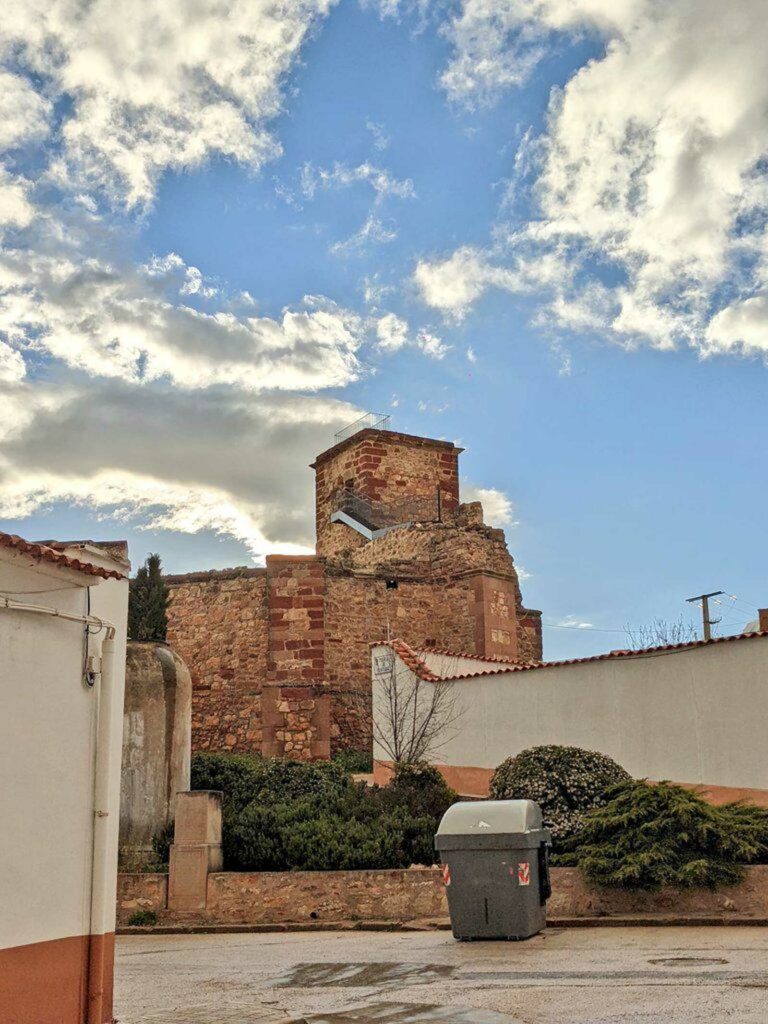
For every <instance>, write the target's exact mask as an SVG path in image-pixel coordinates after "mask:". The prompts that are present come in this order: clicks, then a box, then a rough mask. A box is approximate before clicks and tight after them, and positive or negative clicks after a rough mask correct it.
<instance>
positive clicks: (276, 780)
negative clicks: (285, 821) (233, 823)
mask: <svg viewBox="0 0 768 1024" xmlns="http://www.w3.org/2000/svg"><path fill="white" fill-rule="evenodd" d="M352 785H353V783H352V780H351V779H350V778H349V776H348V775H347V774H346V772H345V771H344V770H343V768H341V767H340V766H339V765H337V764H333V763H332V762H329V761H285V760H282V759H281V758H277V757H259V756H258V755H256V754H205V753H198V754H195V755H194V756H193V758H192V781H191V788H192V789H215V790H221V791H222V793H223V794H224V799H223V811H224V816H225V817H227V815H229V814H232V813H234V814H239V813H240V812H241V811H242V810H243V809H244V808H245V807H247V806H248V804H250V803H251V802H252V801H254V800H258V801H260V802H261V803H267V804H271V803H282V802H285V801H290V800H300V799H301V798H302V797H316V798H319V797H324V796H327V795H330V794H340V793H343V792H344V791H345V790H346V789H348V788H349V787H350V786H352Z"/></svg>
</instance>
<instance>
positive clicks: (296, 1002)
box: [115, 927, 768, 1024]
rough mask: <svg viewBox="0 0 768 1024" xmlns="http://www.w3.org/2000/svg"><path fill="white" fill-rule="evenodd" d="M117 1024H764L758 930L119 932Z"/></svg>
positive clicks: (766, 1006) (767, 941)
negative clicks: (493, 935) (529, 934)
mask: <svg viewBox="0 0 768 1024" xmlns="http://www.w3.org/2000/svg"><path fill="white" fill-rule="evenodd" d="M115 1013H116V1017H117V1019H118V1021H119V1022H120V1024H266V1022H268V1021H269V1022H272V1021H283V1020H286V1019H288V1020H298V1021H301V1020H306V1021H307V1022H309V1024H351V1022H356V1024H369V1022H374V1021H375V1022H378V1024H422V1022H431V1024H662V1022H663V1024H695V1022H699V1021H701V1022H704V1021H706V1022H707V1024H720V1022H721V1021H722V1022H733V1024H766V1021H768V928H701V927H699V928H596V929H564V930H559V929H550V930H548V931H547V932H546V933H545V934H544V935H541V936H537V937H536V938H534V939H530V940H529V941H527V942H520V943H504V942H483V943H457V942H454V940H453V939H452V938H451V936H450V933H447V932H417V933H405V934H403V933H400V934H398V933H390V932H352V933H345V932H312V933H301V932H299V933H291V934H279V933H272V934H262V935H165V936H161V935H158V936H125V937H122V938H118V945H117V972H116V1008H115Z"/></svg>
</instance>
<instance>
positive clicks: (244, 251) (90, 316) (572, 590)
mask: <svg viewBox="0 0 768 1024" xmlns="http://www.w3.org/2000/svg"><path fill="white" fill-rule="evenodd" d="M766 32H767V30H766V27H765V17H764V6H763V4H762V3H761V2H760V0H733V2H732V3H730V4H728V5H727V8H726V7H725V6H724V5H723V4H722V3H721V2H720V0H664V2H662V0H611V3H610V4H608V3H606V2H605V0H453V2H450V3H448V2H443V0H413V2H408V0H338V2H332V0H283V2H282V3H281V4H280V5H271V4H268V3H266V2H264V0H194V2H190V0H164V2H163V3H162V4H159V3H157V0H152V2H151V0H124V2H122V3H120V4H116V3H114V2H113V0H6V6H5V7H4V17H3V21H2V24H0V529H3V530H6V531H11V532H18V533H20V534H21V535H22V536H24V537H27V538H30V539H42V538H63V539H66V538H73V537H77V538H83V537H92V538H95V539H99V538H101V539H109V538H116V537H120V538H127V539H128V541H129V544H130V551H131V557H132V559H133V561H134V565H137V564H140V562H141V561H142V560H143V558H144V557H145V556H146V554H147V553H148V552H150V551H157V552H159V553H160V554H161V556H162V559H163V564H164V567H165V569H166V570H167V571H169V572H183V571H188V570H193V569H205V568H222V567H225V566H229V565H246V564H261V563H263V559H264V557H265V555H266V554H269V553H273V552H287V553H291V552H302V551H308V550H311V549H312V545H313V539H314V538H313V492H312V487H313V479H312V472H311V470H309V468H308V464H309V463H310V462H311V461H312V459H313V458H314V456H315V455H316V454H318V452H320V451H322V450H323V449H325V448H326V447H329V446H330V445H331V444H332V443H333V435H334V433H335V432H336V431H337V430H339V429H340V428H342V427H343V426H345V425H346V424H348V423H350V422H352V421H354V420H355V419H357V418H358V417H359V416H361V415H362V414H363V413H365V412H368V411H373V412H377V413H381V414H386V415H389V416H390V417H391V419H390V426H391V428H392V429H396V430H402V431H406V432H410V433H416V434H422V435H427V436H431V437H439V438H446V439H449V440H451V441H454V442H455V443H457V444H459V445H461V446H463V447H464V448H465V449H466V451H465V453H464V454H463V455H462V457H461V472H462V488H463V495H464V498H465V500H470V499H480V500H482V501H483V503H484V506H485V509H486V521H488V522H490V523H492V524H493V525H497V526H500V527H502V528H504V529H505V531H506V535H507V540H508V544H509V547H510V550H511V552H512V554H513V556H514V558H515V561H516V564H517V566H518V571H519V573H520V576H521V581H522V587H523V596H524V600H525V603H526V604H527V605H528V606H529V607H534V608H540V609H542V611H543V616H544V624H545V638H544V653H545V657H547V658H561V657H577V656H583V655H587V654H591V653H597V652H600V651H605V650H611V649H615V648H620V647H625V646H626V645H627V637H626V633H625V629H626V627H627V625H630V626H632V627H635V628H637V627H641V626H643V625H646V624H649V623H651V622H652V621H653V620H654V619H663V620H668V621H675V620H677V619H678V618H680V616H682V617H683V619H684V620H685V621H686V622H688V621H690V622H692V623H694V624H695V623H698V621H699V610H698V607H697V606H694V605H690V604H688V603H686V599H687V598H688V597H690V596H693V595H696V594H699V593H702V592H705V591H714V590H723V591H725V595H724V596H723V597H722V598H720V599H718V600H719V602H720V603H718V604H715V605H713V614H714V615H715V616H716V617H719V618H721V620H722V621H721V623H720V624H719V625H718V626H716V627H715V631H716V633H732V632H738V631H740V630H741V629H742V628H743V626H744V625H745V624H746V623H747V622H748V621H749V620H751V619H754V618H755V609H756V607H757V606H759V605H760V606H762V605H768V587H766V578H767V576H768V573H766V568H768V554H767V553H766V545H765V543H764V542H763V537H764V533H765V529H764V521H765V513H764V510H765V508H766V507H768V474H766V471H765V467H766V458H765V456H766V440H765V437H766V383H767V382H768V377H767V376H766V373H767V370H766V360H767V359H768V232H767V231H766V220H767V218H768V173H767V172H768V77H767V76H766V75H765V73H764V72H765V67H764V60H765V59H764V53H765V47H766V43H767V42H768V40H767V39H766Z"/></svg>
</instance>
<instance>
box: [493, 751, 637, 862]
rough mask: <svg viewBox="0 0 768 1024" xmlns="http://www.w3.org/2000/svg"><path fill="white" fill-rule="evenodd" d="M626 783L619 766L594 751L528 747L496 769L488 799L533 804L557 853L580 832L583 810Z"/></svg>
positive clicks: (601, 801)
mask: <svg viewBox="0 0 768 1024" xmlns="http://www.w3.org/2000/svg"><path fill="white" fill-rule="evenodd" d="M629 779H630V776H629V774H628V772H626V771H625V770H624V769H623V768H622V767H621V765H619V764H617V763H616V762H615V761H614V760H613V759H612V758H610V757H607V756H606V755H605V754H599V753H597V752H596V751H593V750H582V749H581V747H560V746H541V747H529V748H528V749H527V750H523V751H521V752H520V753H519V754H517V755H515V757H508V758H507V760H506V761H503V762H502V763H501V764H500V765H499V767H498V768H497V769H496V771H495V772H494V774H493V778H492V779H491V797H492V798H493V799H494V800H535V801H536V803H537V804H539V806H540V807H541V813H542V817H543V819H544V827H545V828H548V829H549V830H550V831H551V833H552V846H553V850H554V851H555V852H556V853H557V852H560V851H562V850H563V849H564V848H565V846H566V844H567V841H568V840H569V839H571V838H572V837H573V836H575V835H576V834H577V833H578V832H579V830H580V829H581V827H582V825H583V823H584V815H585V814H586V813H587V811H589V810H591V809H592V808H593V807H600V806H601V805H603V804H604V803H605V802H606V800H605V792H606V790H607V789H608V788H609V787H611V786H613V785H615V784H617V783H619V782H624V781H629Z"/></svg>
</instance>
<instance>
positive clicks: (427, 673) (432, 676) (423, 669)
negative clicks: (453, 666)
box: [371, 640, 513, 683]
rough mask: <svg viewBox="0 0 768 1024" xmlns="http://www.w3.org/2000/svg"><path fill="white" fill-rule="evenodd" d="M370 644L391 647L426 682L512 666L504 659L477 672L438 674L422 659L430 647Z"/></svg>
mask: <svg viewBox="0 0 768 1024" xmlns="http://www.w3.org/2000/svg"><path fill="white" fill-rule="evenodd" d="M371 646H372V647H380V646H384V647H391V648H392V650H393V651H394V652H395V653H396V654H397V655H398V657H399V658H400V660H401V661H402V662H403V663H404V664H405V665H407V666H408V668H409V669H410V670H411V671H412V672H413V673H414V674H415V675H417V676H418V677H419V679H423V680H424V682H427V683H442V682H445V681H446V680H448V679H469V678H472V677H474V676H489V675H496V674H498V673H499V672H508V671H509V670H510V668H512V667H513V665H512V663H511V662H508V661H505V662H503V663H501V664H499V665H497V666H495V667H494V668H487V669H481V670H480V671H478V672H458V673H455V674H452V675H439V674H438V673H437V672H434V671H433V670H432V669H431V668H430V667H429V665H427V663H426V661H424V657H423V655H425V654H432V653H433V652H432V650H431V649H430V650H428V651H420V652H419V651H414V649H413V648H412V647H410V646H409V645H408V644H407V643H406V642H405V640H390V641H386V640H381V641H379V642H378V643H373V644H371ZM439 653H441V654H445V653H446V652H445V651H440V652H439ZM456 657H461V658H473V659H476V658H478V655H476V654H461V655H456ZM478 660H483V661H485V660H489V659H485V658H483V659H478Z"/></svg>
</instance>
